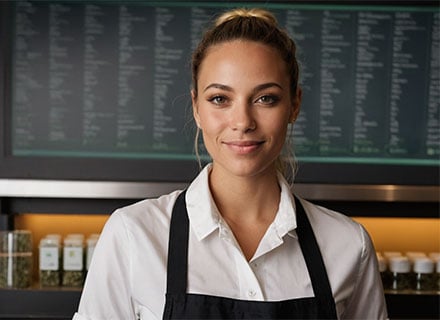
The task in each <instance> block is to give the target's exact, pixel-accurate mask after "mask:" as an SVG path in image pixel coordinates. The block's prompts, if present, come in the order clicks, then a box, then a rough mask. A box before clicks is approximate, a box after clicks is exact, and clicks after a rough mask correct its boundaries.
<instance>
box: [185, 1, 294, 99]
mask: <svg viewBox="0 0 440 320" xmlns="http://www.w3.org/2000/svg"><path fill="white" fill-rule="evenodd" d="M233 40H250V41H255V42H259V43H263V44H266V45H268V46H271V47H273V48H275V49H276V50H277V51H278V52H279V53H280V55H281V57H282V59H283V60H284V61H285V63H286V66H287V72H288V74H289V77H290V88H291V93H292V97H294V96H295V95H296V89H297V86H298V74H299V71H298V62H297V60H296V46H295V43H294V42H293V40H292V39H291V38H290V37H289V35H288V34H287V33H286V32H285V31H284V30H282V29H281V28H280V27H279V25H278V22H277V20H276V18H275V16H274V15H273V14H272V13H270V12H269V11H267V10H264V9H255V8H253V9H243V8H240V9H233V10H231V11H227V12H225V13H223V14H222V15H220V16H219V17H218V18H217V20H216V21H215V23H214V25H213V26H212V27H211V28H210V29H209V30H207V31H206V32H205V34H204V36H203V38H202V39H201V41H200V43H199V45H198V46H197V48H196V49H195V51H194V53H193V55H192V63H191V65H192V85H193V90H194V92H195V94H196V95H197V92H198V91H197V90H198V88H197V79H198V77H199V70H200V65H201V63H202V62H203V59H204V58H205V56H206V54H207V51H208V49H209V48H210V47H212V46H214V45H217V44H221V43H223V42H228V41H233Z"/></svg>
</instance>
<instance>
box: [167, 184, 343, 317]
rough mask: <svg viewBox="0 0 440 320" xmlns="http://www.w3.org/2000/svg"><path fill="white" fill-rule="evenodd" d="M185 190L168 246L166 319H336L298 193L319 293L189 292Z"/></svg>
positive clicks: (304, 243)
mask: <svg viewBox="0 0 440 320" xmlns="http://www.w3.org/2000/svg"><path fill="white" fill-rule="evenodd" d="M185 193H186V191H184V192H182V193H181V194H180V195H179V196H178V198H177V200H176V203H175V204H174V208H173V212H172V216H171V226H170V237H169V247H168V266H167V293H166V302H165V309H164V314H163V319H336V318H337V315H336V307H335V301H334V299H333V295H332V291H331V288H330V282H329V280H328V277H327V272H326V270H325V266H324V262H323V260H322V256H321V252H320V250H319V247H318V244H317V242H316V238H315V235H314V233H313V230H312V227H311V225H310V222H309V220H308V218H307V215H306V213H305V212H304V208H303V207H302V205H301V202H300V201H299V200H298V199H297V198H296V197H295V205H296V211H297V224H298V226H297V229H296V232H297V235H298V241H299V244H300V247H301V251H302V253H303V255H304V259H305V262H306V266H307V270H308V272H309V275H310V279H311V282H312V287H313V292H314V294H315V297H310V298H300V299H291V300H284V301H247V300H237V299H232V298H225V297H218V296H209V295H202V294H191V293H187V292H186V289H187V288H186V287H187V274H188V236H189V220H188V213H187V211H186V202H185Z"/></svg>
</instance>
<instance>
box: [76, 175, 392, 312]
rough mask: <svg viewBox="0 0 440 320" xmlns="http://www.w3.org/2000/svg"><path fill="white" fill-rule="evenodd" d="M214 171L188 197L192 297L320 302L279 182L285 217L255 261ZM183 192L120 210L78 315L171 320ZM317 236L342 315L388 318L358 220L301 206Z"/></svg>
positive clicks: (280, 215) (101, 244) (290, 201)
mask: <svg viewBox="0 0 440 320" xmlns="http://www.w3.org/2000/svg"><path fill="white" fill-rule="evenodd" d="M209 170H210V166H207V167H206V168H205V169H204V170H203V171H202V172H201V173H200V174H199V176H198V177H197V178H196V179H195V180H194V181H193V182H192V183H191V185H190V186H189V188H188V191H187V194H186V204H187V210H188V216H189V221H190V233H189V242H188V284H187V286H188V287H187V291H188V292H190V293H198V294H207V295H213V296H222V297H229V298H234V299H241V300H257V301H280V300H288V299H294V298H302V297H312V296H313V289H312V286H311V282H310V277H309V274H308V271H307V267H306V264H305V261H304V258H303V255H302V252H301V249H300V247H299V243H298V238H297V235H296V231H295V229H296V216H295V203H294V198H293V196H292V194H291V192H290V189H289V186H288V184H287V182H286V181H285V180H284V179H283V177H282V176H281V175H280V176H279V184H280V186H281V198H280V204H279V208H278V212H277V214H276V217H275V219H274V221H273V222H272V224H271V225H270V227H269V228H268V230H267V231H266V233H265V235H264V237H263V239H262V240H261V242H260V244H259V246H258V249H257V251H256V252H255V255H254V256H253V257H252V259H251V260H250V261H247V260H246V258H245V256H244V255H243V253H242V251H241V249H240V247H239V245H238V244H237V242H236V240H235V238H234V235H233V233H232V232H231V230H230V228H229V227H228V225H227V223H226V222H225V221H224V220H223V219H222V217H221V215H220V213H219V212H218V210H217V208H216V205H215V203H214V201H213V199H212V196H211V193H210V190H209V185H208V173H209ZM180 192H181V191H175V192H173V193H171V194H168V195H164V196H162V197H159V198H157V199H148V200H144V201H141V202H138V203H136V204H133V205H131V206H127V207H124V208H121V209H118V210H116V211H115V212H114V213H113V214H112V215H111V216H110V218H109V220H108V221H107V223H106V225H105V227H104V229H103V232H102V234H101V236H100V239H99V241H98V244H97V246H96V249H95V252H94V256H93V259H92V264H91V266H90V269H89V272H88V276H87V280H86V283H85V286H84V290H83V294H82V297H81V302H80V306H79V310H78V312H77V313H76V314H75V316H74V319H75V320H80V319H106V320H109V319H121V320H128V319H161V318H162V314H163V310H164V305H165V292H166V273H167V251H168V236H169V227H170V217H171V212H172V209H173V205H174V202H175V200H176V198H177V196H178V195H179V194H180ZM301 203H302V204H303V206H304V210H305V211H306V213H307V216H308V218H309V220H310V223H311V225H312V228H313V230H314V233H315V237H316V239H317V242H318V245H319V247H320V250H321V254H322V256H323V259H324V263H325V266H326V269H327V274H328V277H329V280H330V285H331V288H332V292H333V297H334V299H335V302H336V309H337V313H338V317H339V318H345V319H385V318H386V317H387V315H386V307H385V301H384V295H383V290H382V283H381V280H380V275H379V272H378V267H377V261H376V254H375V251H374V248H373V246H372V243H371V241H370V238H369V237H368V234H367V233H366V231H365V230H364V229H363V228H362V226H360V225H359V224H358V223H356V222H354V221H353V220H351V219H350V218H348V217H346V216H344V215H342V214H339V213H336V212H334V211H331V210H328V209H325V208H322V207H319V206H316V205H313V204H311V203H310V202H307V201H305V200H301Z"/></svg>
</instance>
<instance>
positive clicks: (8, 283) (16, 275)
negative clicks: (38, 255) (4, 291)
mask: <svg viewBox="0 0 440 320" xmlns="http://www.w3.org/2000/svg"><path fill="white" fill-rule="evenodd" d="M32 266H33V258H32V233H31V232H30V231H29V230H14V231H0V287H1V288H27V287H29V286H31V285H32Z"/></svg>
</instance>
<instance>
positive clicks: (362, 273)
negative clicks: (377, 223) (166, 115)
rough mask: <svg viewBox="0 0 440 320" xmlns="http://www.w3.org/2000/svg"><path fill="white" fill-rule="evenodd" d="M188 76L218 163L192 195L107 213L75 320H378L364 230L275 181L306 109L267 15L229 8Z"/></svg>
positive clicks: (289, 47) (284, 44) (380, 309)
mask: <svg viewBox="0 0 440 320" xmlns="http://www.w3.org/2000/svg"><path fill="white" fill-rule="evenodd" d="M192 69H193V70H192V71H193V89H192V91H191V95H192V104H193V114H194V119H195V121H196V124H197V126H198V128H199V130H200V131H201V133H202V135H203V140H204V144H205V146H206V149H207V151H208V153H209V154H210V156H211V158H212V163H211V164H209V165H208V166H206V167H205V168H204V169H203V170H202V171H201V173H200V174H199V176H198V177H197V178H196V179H195V180H194V181H193V182H192V183H191V185H190V186H189V187H188V189H187V190H186V191H176V192H173V193H171V194H169V195H165V196H162V197H160V198H158V199H150V200H145V201H142V202H139V203H136V204H134V205H132V206H129V207H126V208H122V209H119V210H117V211H116V212H115V213H113V214H112V216H111V217H110V219H109V221H108V222H107V224H106V226H105V228H104V230H103V233H102V235H101V238H100V241H99V243H98V245H97V247H96V249H95V253H94V257H93V262H92V266H91V268H90V270H89V273H88V278H87V281H86V284H85V287H84V292H83V295H82V298H81V303H80V306H79V311H78V313H77V314H76V315H75V317H74V318H75V319H134V318H141V319H160V318H162V317H163V318H164V319H169V318H175V319H182V318H186V319H194V318H199V319H206V318H229V319H237V318H248V319H256V318H266V319H275V318H284V319H285V318H290V319H293V318H301V319H304V318H312V319H317V318H347V319H354V318H358V319H359V318H362V319H367V318H368V319H383V318H386V316H387V315H386V308H385V303H384V296H383V292H382V286H381V281H380V277H379V274H378V271H377V270H378V269H377V262H376V258H375V252H374V248H373V246H372V244H371V241H370V239H369V237H368V235H367V233H366V232H365V230H364V229H363V228H362V227H361V226H360V225H358V224H356V223H355V222H353V221H352V220H351V219H349V218H348V217H346V216H343V215H341V214H338V213H335V212H332V211H330V210H327V209H325V208H322V207H318V206H315V205H313V204H311V203H309V202H307V201H305V200H302V199H298V198H295V197H294V196H293V195H292V194H291V192H290V186H289V184H288V182H287V181H286V179H285V178H284V176H283V174H282V173H283V171H284V169H283V162H282V161H281V160H280V159H281V154H282V149H283V146H284V143H285V140H286V135H287V128H288V125H289V124H290V123H293V122H294V121H295V119H296V117H297V116H298V113H299V108H300V102H301V89H300V88H299V86H298V65H297V61H296V58H295V44H294V43H293V41H292V40H291V39H290V38H289V37H288V36H287V34H286V33H285V32H283V31H281V30H280V29H279V27H278V26H277V22H276V20H275V18H274V17H273V16H272V15H271V14H270V13H269V12H267V11H263V10H256V9H254V10H244V9H241V10H235V11H231V12H227V13H225V14H224V15H222V16H221V17H219V18H218V20H217V23H216V25H215V26H214V27H213V28H212V29H211V30H208V31H207V32H206V33H205V35H204V37H203V39H202V41H201V43H200V44H199V46H198V48H197V49H196V51H195V52H194V54H193V60H192ZM286 171H289V170H286Z"/></svg>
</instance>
